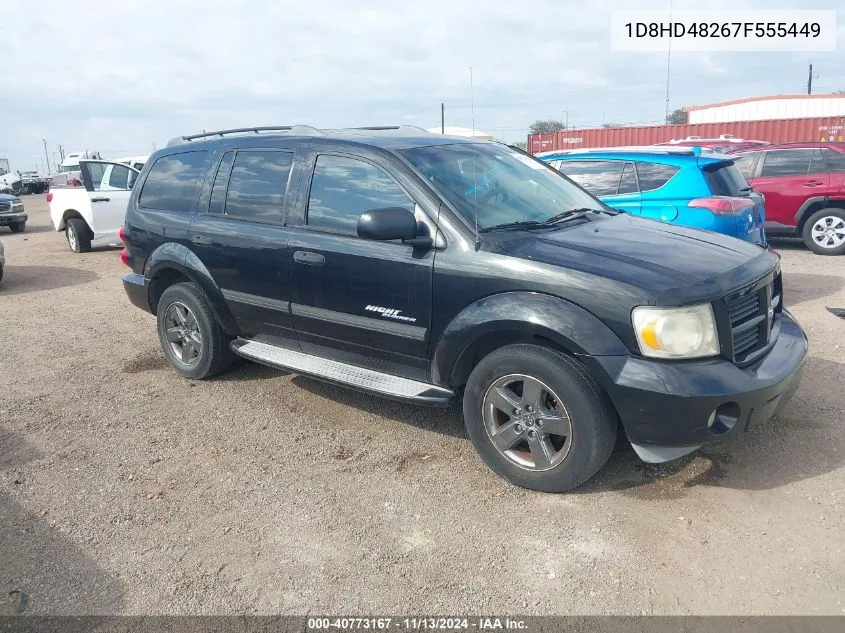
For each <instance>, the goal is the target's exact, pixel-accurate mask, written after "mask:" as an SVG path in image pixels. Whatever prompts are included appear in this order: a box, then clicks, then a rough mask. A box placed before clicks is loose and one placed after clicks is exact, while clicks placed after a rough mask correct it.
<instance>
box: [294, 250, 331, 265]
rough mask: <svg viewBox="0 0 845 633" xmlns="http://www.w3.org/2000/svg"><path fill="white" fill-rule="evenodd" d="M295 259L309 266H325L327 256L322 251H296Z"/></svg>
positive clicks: (298, 262)
mask: <svg viewBox="0 0 845 633" xmlns="http://www.w3.org/2000/svg"><path fill="white" fill-rule="evenodd" d="M293 261H295V262H296V263H297V264H306V265H307V266H324V265H325V263H326V258H325V257H324V256H323V255H320V253H312V252H311V251H294V253H293Z"/></svg>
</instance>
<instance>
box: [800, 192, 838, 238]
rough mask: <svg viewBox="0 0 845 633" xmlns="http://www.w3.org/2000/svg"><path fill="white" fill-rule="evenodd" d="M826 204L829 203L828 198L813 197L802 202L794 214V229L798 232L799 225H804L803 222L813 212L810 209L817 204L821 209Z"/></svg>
mask: <svg viewBox="0 0 845 633" xmlns="http://www.w3.org/2000/svg"><path fill="white" fill-rule="evenodd" d="M828 202H830V196H814V197H812V198H807V199H806V200H804V202H803V204H802V205H801V207H800V208H799V209H798V211H796V212H795V228H796V229H798V230H799V231H800V230H801V225H802V224H803V223H804V220H806V219H807V218H808V217H810V215H811V214H812V213H813V211H811V210H810V209H811V207H813V206H815V205H817V204H818V205H821V207H823V206H824V205H826V204H827V203H828Z"/></svg>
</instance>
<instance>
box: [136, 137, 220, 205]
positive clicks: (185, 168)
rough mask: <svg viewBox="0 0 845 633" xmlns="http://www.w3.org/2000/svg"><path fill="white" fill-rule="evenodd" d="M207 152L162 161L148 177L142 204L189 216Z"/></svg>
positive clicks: (183, 154) (141, 200)
mask: <svg viewBox="0 0 845 633" xmlns="http://www.w3.org/2000/svg"><path fill="white" fill-rule="evenodd" d="M207 157H208V152H206V151H204V150H203V151H196V152H182V153H180V154H170V155H168V156H162V157H161V158H159V159H158V160H157V161H156V162H155V164H153V166H152V168H150V173H149V174H148V175H147V179H146V180H145V181H144V187H143V189H141V195H140V197H139V198H138V204H139V206H141V207H145V208H148V209H163V210H166V211H180V212H183V213H187V212H188V211H190V210H191V204H192V203H193V200H194V189H195V187H196V184H197V180H199V177H200V174H201V173H203V166H204V165H205V161H206V159H207Z"/></svg>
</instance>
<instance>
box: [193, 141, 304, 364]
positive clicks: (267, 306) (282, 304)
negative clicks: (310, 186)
mask: <svg viewBox="0 0 845 633" xmlns="http://www.w3.org/2000/svg"><path fill="white" fill-rule="evenodd" d="M295 147H296V146H295V145H290V146H287V145H285V146H273V147H256V146H247V147H243V146H242V147H228V148H223V149H221V151H219V152H218V154H217V155H216V156H215V158H214V160H213V161H212V164H211V167H210V168H209V174H208V175H207V177H206V181H207V182H210V183H211V186H210V191H208V192H205V193H204V194H203V196H202V197H201V199H200V202H199V208H198V209H197V214H196V215H195V216H194V219H193V221H192V222H191V228H190V249H191V250H192V251H193V252H194V253H195V254H196V255H197V257H198V258H199V259H200V261H202V263H203V264H204V265H205V267H206V268H207V269H208V271H209V273H210V274H211V276H212V278H213V279H214V281H215V283H216V284H217V286H218V287H219V288H220V289H221V291H222V293H223V298H224V299H225V300H226V303H227V305H228V307H229V309H230V310H231V312H232V314H233V316H234V317H235V319H236V321H237V323H238V326H239V328H240V330H241V331H242V332H243V333H244V334H247V335H259V334H263V335H270V336H272V337H274V339H273V340H272V343H274V344H276V345H281V346H286V347H294V348H296V347H298V345H297V344H296V342H295V341H296V336H295V334H294V332H293V324H292V320H291V315H290V279H289V277H290V265H291V262H290V254H289V252H288V241H289V231H288V229H286V228H285V217H286V215H285V202H286V199H287V198H286V195H287V192H288V189H289V188H290V182H291V179H292V178H293V176H292V174H294V173H295V169H294V163H295V160H296V155H297V154H296V149H295Z"/></svg>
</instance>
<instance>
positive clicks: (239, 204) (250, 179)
mask: <svg viewBox="0 0 845 633" xmlns="http://www.w3.org/2000/svg"><path fill="white" fill-rule="evenodd" d="M291 165H293V154H292V153H290V152H281V151H262V150H250V151H239V152H238V153H237V155H236V156H235V163H234V165H232V175H231V177H230V178H229V188H228V190H227V192H226V206H225V207H224V210H223V213H224V214H225V215H227V216H231V217H235V218H241V219H244V220H252V221H253V222H266V223H271V224H273V223H275V224H278V223H281V222H282V221H283V220H284V217H283V215H282V206H283V204H284V199H285V191H286V190H287V186H288V175H289V174H290V168H291ZM213 193H214V192H213V191H212V194H213Z"/></svg>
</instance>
